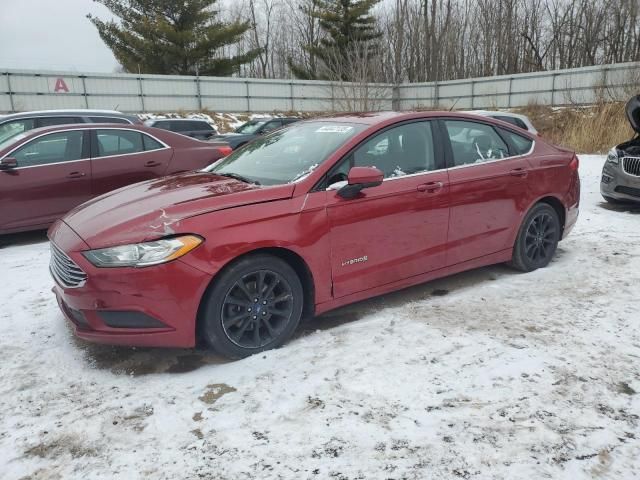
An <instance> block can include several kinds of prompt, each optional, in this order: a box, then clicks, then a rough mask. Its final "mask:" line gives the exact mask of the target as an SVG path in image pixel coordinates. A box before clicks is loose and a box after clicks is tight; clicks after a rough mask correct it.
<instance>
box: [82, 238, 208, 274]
mask: <svg viewBox="0 0 640 480" xmlns="http://www.w3.org/2000/svg"><path fill="white" fill-rule="evenodd" d="M201 243H202V238H200V237H197V236H195V235H184V236H182V237H173V238H164V239H162V240H154V241H153V242H145V243H134V244H132V245H120V246H118V247H110V248H101V249H99V250H89V251H86V252H83V255H84V256H85V258H86V259H87V260H89V261H90V262H91V263H92V264H93V265H95V266H96V267H146V266H148V265H157V264H159V263H166V262H169V261H171V260H175V259H176V258H180V257H182V256H183V255H185V254H187V253H189V252H190V251H191V250H193V249H194V248H196V247H197V246H198V245H200V244H201Z"/></svg>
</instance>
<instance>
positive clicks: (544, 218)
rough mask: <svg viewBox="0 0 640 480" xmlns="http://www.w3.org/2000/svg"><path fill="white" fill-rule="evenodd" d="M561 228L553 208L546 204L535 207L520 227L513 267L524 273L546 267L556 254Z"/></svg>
mask: <svg viewBox="0 0 640 480" xmlns="http://www.w3.org/2000/svg"><path fill="white" fill-rule="evenodd" d="M560 228H561V227H560V220H559V219H558V214H557V213H556V211H555V210H554V209H553V207H551V206H550V205H548V204H546V203H539V204H537V205H536V206H534V207H533V208H532V209H531V210H530V211H529V213H528V214H527V216H526V217H525V219H524V222H523V223H522V226H521V227H520V232H519V233H518V238H517V239H516V244H515V245H514V248H513V258H512V260H511V265H512V266H513V267H514V268H517V269H518V270H521V271H523V272H531V271H533V270H536V269H538V268H542V267H546V266H547V265H548V264H549V262H550V261H551V259H552V258H553V255H554V254H555V253H556V248H557V247H558V242H559V241H560Z"/></svg>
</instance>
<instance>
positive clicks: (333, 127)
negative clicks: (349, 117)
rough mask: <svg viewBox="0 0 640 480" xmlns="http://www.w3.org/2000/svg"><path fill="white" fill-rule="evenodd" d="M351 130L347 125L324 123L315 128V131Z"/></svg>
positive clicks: (337, 131) (335, 131)
mask: <svg viewBox="0 0 640 480" xmlns="http://www.w3.org/2000/svg"><path fill="white" fill-rule="evenodd" d="M351 130H353V127H350V126H348V125H325V126H324V127H320V128H319V129H317V130H316V133H347V132H349V131H351Z"/></svg>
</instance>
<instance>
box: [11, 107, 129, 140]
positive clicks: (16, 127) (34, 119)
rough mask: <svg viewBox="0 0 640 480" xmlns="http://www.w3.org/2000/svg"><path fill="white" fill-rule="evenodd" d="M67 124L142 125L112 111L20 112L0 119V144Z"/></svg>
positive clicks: (125, 115)
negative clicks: (12, 138) (29, 132)
mask: <svg viewBox="0 0 640 480" xmlns="http://www.w3.org/2000/svg"><path fill="white" fill-rule="evenodd" d="M69 123H126V124H129V125H131V124H140V123H142V122H141V121H140V119H139V118H138V117H137V116H136V115H127V114H124V113H120V112H116V111H114V110H42V111H38V112H22V113H14V114H11V115H6V116H4V117H2V118H0V143H2V142H4V141H5V140H8V139H9V138H11V137H14V136H16V135H18V134H20V133H24V132H26V131H28V130H33V129H34V128H40V127H50V126H53V125H66V124H69Z"/></svg>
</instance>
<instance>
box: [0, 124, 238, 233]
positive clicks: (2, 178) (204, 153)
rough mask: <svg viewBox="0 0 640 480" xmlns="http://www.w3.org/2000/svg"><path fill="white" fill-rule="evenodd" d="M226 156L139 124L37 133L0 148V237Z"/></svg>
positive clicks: (219, 149)
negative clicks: (107, 195)
mask: <svg viewBox="0 0 640 480" xmlns="http://www.w3.org/2000/svg"><path fill="white" fill-rule="evenodd" d="M230 152H231V148H230V147H229V146H228V145H226V144H224V143H219V144H212V143H206V142H200V141H197V140H193V139H190V138H186V137H184V136H182V135H178V134H175V133H171V132H167V131H164V130H159V129H156V128H148V127H144V126H141V125H121V124H118V125H114V124H86V123H85V124H77V125H61V126H55V127H47V128H38V129H35V130H30V131H29V132H27V133H24V134H20V135H17V136H14V137H12V138H11V139H9V140H7V141H6V142H4V143H1V144H0V193H1V195H2V197H1V198H2V200H1V201H0V234H5V233H12V232H21V231H25V230H37V229H42V228H46V227H48V226H49V225H51V224H52V223H53V222H54V221H55V220H57V219H58V218H60V217H61V216H62V215H64V214H65V213H67V212H68V211H69V210H71V209H72V208H74V207H75V206H77V205H79V204H81V203H83V202H86V201H87V200H89V199H90V198H92V197H95V196H98V195H101V194H103V193H105V192H108V191H111V190H114V189H116V188H120V187H123V186H125V185H129V184H131V183H135V182H140V181H143V180H149V179H152V178H156V177H161V176H163V175H166V174H169V173H176V172H182V171H187V170H195V169H200V168H204V167H206V166H207V165H209V164H211V163H212V162H215V161H216V160H218V159H220V158H222V157H224V156H225V155H227V154H228V153H230Z"/></svg>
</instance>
